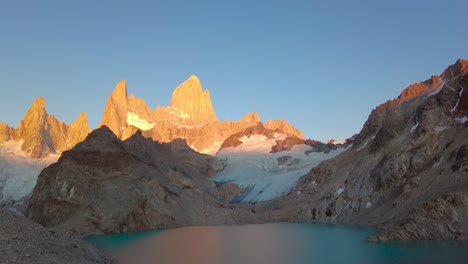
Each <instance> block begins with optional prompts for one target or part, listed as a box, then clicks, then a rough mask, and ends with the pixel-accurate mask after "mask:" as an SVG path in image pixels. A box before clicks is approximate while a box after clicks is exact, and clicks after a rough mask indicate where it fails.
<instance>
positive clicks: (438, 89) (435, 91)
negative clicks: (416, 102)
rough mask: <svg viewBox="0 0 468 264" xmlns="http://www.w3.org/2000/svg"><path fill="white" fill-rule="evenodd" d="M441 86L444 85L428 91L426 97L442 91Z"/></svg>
mask: <svg viewBox="0 0 468 264" xmlns="http://www.w3.org/2000/svg"><path fill="white" fill-rule="evenodd" d="M443 87H444V86H443V85H441V86H440V87H439V88H437V89H435V90H434V91H432V92H430V93H427V97H431V96H433V95H436V94H438V93H440V91H442V88H443Z"/></svg>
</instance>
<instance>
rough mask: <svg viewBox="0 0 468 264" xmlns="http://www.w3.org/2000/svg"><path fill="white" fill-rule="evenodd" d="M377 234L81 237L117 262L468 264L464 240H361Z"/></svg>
mask: <svg viewBox="0 0 468 264" xmlns="http://www.w3.org/2000/svg"><path fill="white" fill-rule="evenodd" d="M376 232H377V230H376V229H373V228H362V227H350V226H337V225H319V224H289V223H274V224H263V225H244V226H197V227H184V228H176V229H167V230H154V231H147V232H136V233H129V234H118V235H109V236H91V237H88V238H87V239H86V240H87V241H89V242H91V243H94V244H96V245H97V246H99V247H102V248H104V249H106V250H108V251H109V252H110V253H111V254H112V255H113V256H115V257H116V258H117V259H118V260H119V261H120V263H138V264H146V263H148V264H149V263H151V264H152V263H155V264H156V263H157V264H166V263H168V264H188V263H190V264H202V263H203V264H220V263H222V264H248V263H254V264H280V263H288V264H302V263H304V264H305V263H307V264H321V263H326V264H330V263H359V264H366V263H384V264H385V263H444V264H448V263H468V243H467V242H455V241H442V242H441V241H438V242H436V241H419V242H418V241H417V242H392V243H370V242H367V241H366V240H365V237H366V236H368V235H372V234H375V233H376Z"/></svg>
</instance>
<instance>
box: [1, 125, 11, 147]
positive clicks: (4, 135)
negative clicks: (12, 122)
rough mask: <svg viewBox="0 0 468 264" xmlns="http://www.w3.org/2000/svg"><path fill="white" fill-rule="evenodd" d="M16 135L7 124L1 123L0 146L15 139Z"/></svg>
mask: <svg viewBox="0 0 468 264" xmlns="http://www.w3.org/2000/svg"><path fill="white" fill-rule="evenodd" d="M14 135H15V130H14V129H13V128H11V127H9V126H8V125H7V124H5V123H3V122H0V144H3V143H5V142H7V141H8V140H10V139H13V136H14Z"/></svg>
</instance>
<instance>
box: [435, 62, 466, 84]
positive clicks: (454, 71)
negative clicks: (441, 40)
mask: <svg viewBox="0 0 468 264" xmlns="http://www.w3.org/2000/svg"><path fill="white" fill-rule="evenodd" d="M466 72H468V60H464V59H461V58H460V59H458V60H457V61H456V62H455V63H454V64H452V65H450V66H449V67H447V69H445V70H444V72H443V73H442V74H441V77H442V79H443V80H444V81H448V80H450V79H453V78H455V77H457V76H458V75H460V74H462V73H466Z"/></svg>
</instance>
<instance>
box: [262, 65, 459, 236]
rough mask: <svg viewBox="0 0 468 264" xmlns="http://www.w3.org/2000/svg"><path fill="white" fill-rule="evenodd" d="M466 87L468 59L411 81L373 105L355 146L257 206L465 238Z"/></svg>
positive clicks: (289, 215) (405, 232)
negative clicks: (282, 194)
mask: <svg viewBox="0 0 468 264" xmlns="http://www.w3.org/2000/svg"><path fill="white" fill-rule="evenodd" d="M466 91H468V61H466V60H461V59H460V60H458V61H457V62H456V63H455V64H454V65H451V66H450V67H448V68H447V69H446V70H445V71H444V72H443V73H442V74H441V75H440V76H433V77H431V78H430V79H429V80H427V81H424V82H420V83H415V84H413V85H411V86H409V87H408V88H407V89H405V90H404V91H403V92H402V93H401V95H400V96H399V97H398V98H396V99H394V100H390V101H387V102H386V103H384V104H382V105H380V106H378V107H376V108H375V109H374V110H373V111H372V112H371V114H370V116H369V118H368V120H367V121H366V123H365V124H364V126H363V128H362V130H361V132H360V133H359V134H358V135H357V137H356V138H355V141H354V145H353V146H352V148H350V149H348V150H347V151H345V152H343V153H342V154H341V155H338V156H337V157H335V158H333V159H330V160H327V161H324V162H322V163H321V164H320V165H318V166H316V167H314V168H313V169H312V170H311V171H310V172H309V173H308V174H307V175H306V176H304V177H303V178H301V179H300V181H299V183H298V184H297V185H296V187H295V188H294V189H293V190H292V191H291V192H290V193H289V194H288V195H287V196H285V197H281V198H279V199H277V200H275V201H272V202H271V203H269V204H268V205H267V206H265V207H263V208H257V209H256V210H257V212H259V211H263V212H265V213H266V214H267V215H270V216H269V218H272V217H273V218H278V219H282V220H283V221H305V222H310V221H312V222H316V221H318V222H333V223H344V224H358V225H371V226H379V227H381V228H383V229H385V231H384V232H383V233H381V234H379V235H377V236H375V237H372V238H369V239H370V240H374V241H385V240H399V239H467V238H468V226H467V225H466V223H468V178H467V177H466V176H467V175H468V123H467V121H468V111H467V110H468V109H467V108H466V103H467V102H468V101H467V99H468V96H467V94H468V93H467V92H466ZM272 207H274V208H278V210H276V211H274V212H273V211H271V210H269V209H268V208H272Z"/></svg>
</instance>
